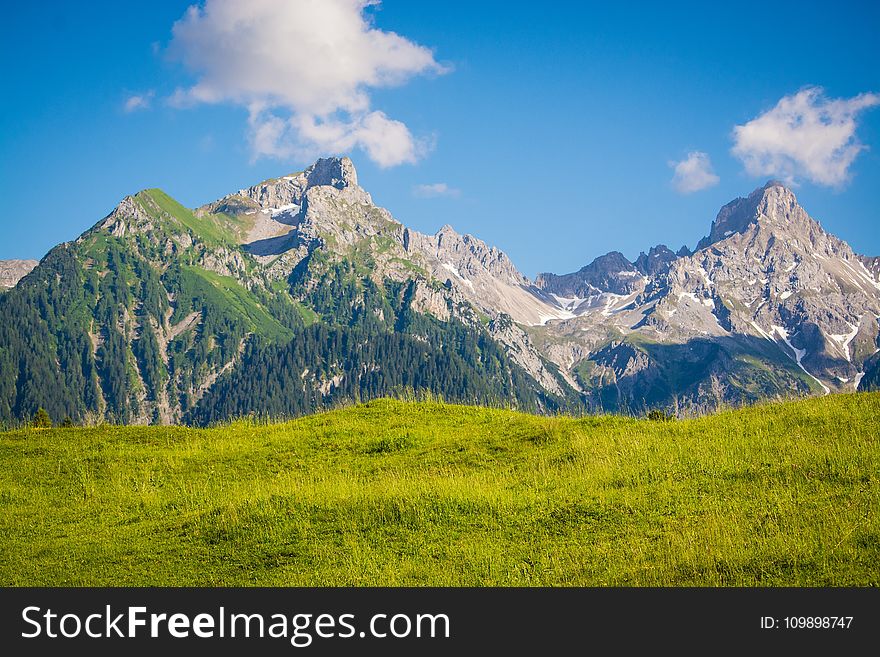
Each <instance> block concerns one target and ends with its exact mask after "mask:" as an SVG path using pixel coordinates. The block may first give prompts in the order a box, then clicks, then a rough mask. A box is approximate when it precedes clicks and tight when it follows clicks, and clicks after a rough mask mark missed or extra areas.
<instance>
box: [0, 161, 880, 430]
mask: <svg viewBox="0 0 880 657" xmlns="http://www.w3.org/2000/svg"><path fill="white" fill-rule="evenodd" d="M0 289H4V290H5V291H3V292H2V293H0V420H3V421H6V422H15V421H20V420H24V419H27V418H29V417H30V416H32V414H33V413H34V412H35V411H36V409H37V408H38V407H43V408H45V409H46V410H47V411H48V412H49V414H50V415H51V416H52V418H53V419H55V420H56V421H60V420H61V419H63V418H68V417H69V418H70V419H71V420H73V421H75V422H103V421H110V422H121V423H138V424H146V423H161V424H168V423H177V422H186V423H193V424H206V423H210V422H216V421H222V420H226V419H229V418H232V417H237V416H241V415H247V414H255V415H260V416H264V415H267V416H281V415H285V416H291V415H300V414H303V413H307V412H312V411H315V410H319V409H321V408H326V407H328V406H330V405H333V404H337V403H341V402H344V401H350V400H359V399H367V398H371V397H376V396H382V395H388V394H392V393H395V392H397V391H402V390H415V391H421V390H423V391H430V392H431V393H434V394H439V395H442V396H443V397H444V398H446V399H449V400H455V401H464V402H474V403H494V404H507V405H513V406H516V407H519V408H522V409H525V410H532V411H536V412H560V411H567V412H583V411H590V412H596V411H610V412H624V413H633V414H641V413H644V412H645V411H647V410H650V409H663V410H664V411H666V412H669V413H676V414H678V415H682V414H691V413H699V412H702V411H705V410H710V409H713V408H715V407H717V406H718V405H721V404H744V403H753V402H757V401H760V400H764V399H774V398H781V397H786V398H787V397H798V396H807V395H818V394H827V393H830V392H839V391H853V390H857V389H869V388H877V387H878V386H880V357H878V318H880V258H870V257H865V256H861V255H857V254H856V253H854V252H853V250H852V249H851V248H850V247H849V246H848V245H847V244H846V242H844V241H842V240H840V239H838V238H837V237H835V236H833V235H831V234H829V233H827V232H825V231H824V230H823V228H822V227H821V226H820V224H819V223H818V222H817V221H815V220H814V219H813V218H811V217H810V216H809V215H808V214H807V212H806V211H805V210H804V209H803V208H802V207H801V206H800V205H799V204H798V202H797V199H796V198H795V195H794V194H793V192H792V191H791V190H790V189H789V188H787V187H786V186H785V185H783V184H781V183H779V182H775V181H771V182H768V183H767V184H766V185H764V186H763V187H761V188H759V189H757V190H755V191H753V192H752V193H751V194H749V195H748V196H747V197H745V198H738V199H736V200H734V201H732V202H731V203H728V204H727V205H725V206H724V207H723V208H721V210H720V212H719V213H718V215H717V217H716V219H715V220H714V222H713V223H712V225H711V228H710V230H709V234H708V235H707V236H706V237H704V238H702V239H701V240H700V241H699V242H698V243H697V245H696V248H695V249H694V250H693V251H691V250H690V249H688V248H687V247H681V248H680V249H679V250H678V251H675V252H673V251H672V250H671V249H669V248H667V247H666V246H665V245H657V246H654V247H651V248H650V249H649V250H648V251H647V253H642V254H641V255H640V256H639V257H638V258H637V259H636V260H635V261H634V262H630V261H629V260H627V258H625V257H624V256H623V255H622V254H621V253H618V252H611V253H608V254H606V255H604V256H601V257H599V258H596V259H595V260H594V261H593V262H591V263H589V264H587V265H586V266H584V267H583V268H581V269H580V270H579V271H577V272H573V273H569V274H561V275H560V274H553V273H543V274H540V275H538V276H537V277H536V279H535V280H534V281H532V280H530V279H529V278H528V277H526V276H524V275H523V274H522V273H521V272H519V271H518V270H517V268H516V267H515V266H514V264H513V263H512V262H511V260H510V258H508V256H507V255H506V254H505V253H503V252H502V251H500V250H499V249H497V248H495V247H491V246H489V245H487V244H486V243H485V242H483V241H481V240H480V239H478V238H476V237H474V236H471V235H461V234H459V233H457V232H456V231H455V230H454V229H453V228H452V227H451V226H449V225H446V226H443V227H442V228H441V229H440V230H439V231H438V232H437V233H436V234H434V235H425V234H422V233H419V232H417V231H415V230H412V229H410V228H407V227H406V226H405V225H404V224H402V223H400V222H399V221H397V220H396V219H395V218H394V217H393V216H392V215H391V214H390V213H389V212H388V211H387V210H385V209H383V208H380V207H378V206H376V205H375V204H374V203H373V201H372V199H371V197H370V195H369V193H367V192H366V191H365V190H364V189H362V188H361V187H360V186H359V185H358V180H357V173H356V171H355V168H354V165H353V164H352V162H351V160H350V159H348V158H327V159H320V160H318V161H317V162H316V163H315V164H314V165H312V166H311V167H309V168H308V169H306V170H305V171H302V172H299V173H294V174H291V175H286V176H282V177H279V178H274V179H270V180H266V181H263V182H261V183H259V184H257V185H254V186H253V187H249V188H246V189H241V190H239V191H237V192H234V193H231V194H228V195H227V196H224V197H223V198H221V199H218V200H216V201H213V202H211V203H208V204H206V205H204V206H202V207H200V208H196V209H194V210H192V209H188V208H185V207H183V206H182V205H180V204H179V203H177V202H176V201H174V200H173V199H172V198H170V197H169V196H167V195H166V194H165V193H163V192H161V191H160V190H156V189H152V190H145V191H142V192H139V193H137V194H135V195H133V196H129V197H126V198H125V199H123V200H122V201H121V202H120V203H119V205H118V206H117V207H116V208H114V209H113V211H112V212H110V214H108V215H107V216H106V217H105V218H103V219H102V220H101V221H99V222H98V223H97V224H95V226H93V227H92V228H91V229H89V230H87V231H86V232H85V233H83V234H82V235H81V236H80V237H79V238H78V239H76V240H75V241H72V242H68V243H64V244H60V245H59V246H57V247H55V248H54V249H52V250H51V251H50V252H49V253H48V254H47V255H46V256H45V257H44V258H43V259H42V260H41V261H40V262H39V264H37V263H35V262H33V261H0Z"/></svg>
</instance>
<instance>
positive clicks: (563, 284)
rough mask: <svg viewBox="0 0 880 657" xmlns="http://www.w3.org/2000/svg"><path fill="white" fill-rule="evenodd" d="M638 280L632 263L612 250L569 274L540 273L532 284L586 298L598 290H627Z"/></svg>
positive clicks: (561, 295) (566, 295) (622, 291)
mask: <svg viewBox="0 0 880 657" xmlns="http://www.w3.org/2000/svg"><path fill="white" fill-rule="evenodd" d="M641 282H642V276H641V273H640V272H639V270H638V269H637V268H636V267H635V266H634V265H633V263H631V262H630V261H629V260H627V259H626V257H625V256H624V255H623V254H622V253H620V252H619V251H611V252H609V253H606V254H605V255H601V256H599V257H598V258H596V259H595V260H593V262H591V263H590V264H588V265H586V266H585V267H581V268H580V269H579V270H578V271H576V272H574V273H572V274H563V275H557V274H551V273H543V274H539V275H538V278H537V280H536V282H535V284H536V285H537V286H538V287H539V288H541V289H543V290H544V291H545V292H548V293H550V294H555V295H557V296H559V297H566V298H567V297H575V298H588V297H590V296H593V295H595V294H596V293H599V292H612V293H614V294H624V295H625V294H630V293H631V292H632V291H633V290H635V289H636V288H637V287H638V286H639V284H640V283H641Z"/></svg>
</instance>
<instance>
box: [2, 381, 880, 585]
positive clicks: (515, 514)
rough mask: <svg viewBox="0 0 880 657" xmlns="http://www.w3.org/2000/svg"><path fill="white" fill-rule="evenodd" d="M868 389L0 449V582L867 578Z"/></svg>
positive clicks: (346, 417) (121, 430) (404, 414)
mask: <svg viewBox="0 0 880 657" xmlns="http://www.w3.org/2000/svg"><path fill="white" fill-rule="evenodd" d="M878 436H880V393H876V394H875V393H861V394H850V395H835V396H829V397H824V398H819V399H811V400H807V401H801V402H794V403H786V404H779V405H766V406H759V407H753V408H747V409H742V410H736V411H728V412H724V413H720V414H718V415H715V416H711V417H705V418H701V419H695V420H679V421H671V422H663V421H650V420H640V419H631V418H622V417H589V418H584V419H571V418H542V417H533V416H529V415H524V414H520V413H516V412H511V411H504V410H493V409H485V408H474V407H465V406H454V405H447V404H442V403H437V402H420V403H415V402H402V401H392V400H378V401H374V402H371V403H368V404H364V405H360V406H355V407H351V408H346V409H342V410H337V411H333V412H330V413H325V414H321V415H315V416H310V417H306V418H302V419H298V420H295V421H292V422H287V423H282V424H269V425H262V424H255V423H248V422H239V423H234V424H232V425H230V426H224V427H219V428H214V429H203V430H197V429H188V428H181V427H170V428H163V427H151V428H147V427H143V428H141V427H100V428H94V429H92V428H87V429H81V428H80V429H51V430H38V429H30V430H18V431H10V432H6V433H2V434H0V584H3V585H139V586H146V585H269V586H280V585H308V586H325V585H355V586H359V585H395V586H396V585H401V586H411V585H443V586H445V585H454V586H458V585H502V586H507V585H526V586H534V585H600V586H601V585H624V586H627V585H639V586H641V585H672V586H678V585H700V586H701V585H709V586H719V585H720V586H736V585H761V586H764V585H768V586H771V585H772V586H777V585H797V586H802V585H820V586H845V585H874V586H876V585H878V584H880V442H878Z"/></svg>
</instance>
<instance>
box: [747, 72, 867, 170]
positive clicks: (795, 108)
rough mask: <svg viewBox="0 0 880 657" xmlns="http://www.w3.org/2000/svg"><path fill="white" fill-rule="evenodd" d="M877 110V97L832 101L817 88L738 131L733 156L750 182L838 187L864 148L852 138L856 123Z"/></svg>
mask: <svg viewBox="0 0 880 657" xmlns="http://www.w3.org/2000/svg"><path fill="white" fill-rule="evenodd" d="M878 104H880V95H878V94H873V93H864V94H859V95H858V96H855V97H854V98H838V99H830V98H828V97H827V96H825V94H824V92H823V90H822V89H821V88H820V87H808V88H806V89H802V90H801V91H799V92H798V93H796V94H794V95H791V96H784V97H783V98H782V99H781V100H780V101H779V102H778V103H777V104H776V106H775V107H774V108H773V109H771V110H768V111H767V112H765V113H763V114H761V115H760V116H759V117H757V118H755V119H752V120H751V121H749V122H748V123H746V124H745V125H738V126H736V127H735V128H734V129H733V138H734V146H733V149H732V153H733V154H734V155H735V156H736V157H737V158H739V159H740V160H741V161H742V163H743V164H744V165H745V168H746V171H747V172H748V173H749V174H751V175H753V176H772V177H775V178H781V179H783V180H785V181H786V182H789V183H791V182H795V181H796V180H797V179H799V178H804V179H807V180H810V181H812V182H814V183H817V184H820V185H827V186H835V187H836V186H840V185H842V184H843V183H844V182H846V181H847V180H848V178H849V167H850V165H851V164H852V163H853V161H854V160H855V159H856V156H857V155H858V154H859V153H860V152H861V151H862V150H863V149H864V148H865V146H864V145H863V144H861V143H859V141H858V139H857V138H856V117H857V116H858V114H859V112H861V111H862V110H864V109H867V108H868V107H872V106H874V105H878Z"/></svg>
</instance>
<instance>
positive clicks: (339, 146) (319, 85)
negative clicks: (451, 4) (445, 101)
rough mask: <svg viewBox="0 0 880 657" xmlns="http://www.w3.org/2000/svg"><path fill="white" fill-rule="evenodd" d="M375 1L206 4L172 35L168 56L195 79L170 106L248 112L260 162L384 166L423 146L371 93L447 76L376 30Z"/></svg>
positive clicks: (409, 46) (423, 54)
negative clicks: (353, 159) (353, 156)
mask: <svg viewBox="0 0 880 657" xmlns="http://www.w3.org/2000/svg"><path fill="white" fill-rule="evenodd" d="M376 4H378V1H377V0H247V1H241V0H206V2H205V4H204V5H203V6H192V7H190V8H189V9H188V10H187V12H186V14H185V15H184V16H183V18H181V19H180V20H179V21H178V22H177V23H175V24H174V28H173V39H172V42H171V44H170V46H169V51H170V53H171V54H172V56H173V57H176V58H179V59H180V60H181V61H182V62H183V63H184V65H185V66H186V67H187V68H188V69H189V70H190V71H191V72H192V73H193V74H194V75H195V76H196V82H195V84H194V85H193V86H192V87H190V88H188V89H179V90H178V91H177V92H176V93H175V95H174V97H173V99H172V100H173V102H175V103H177V104H180V105H185V104H191V103H192V104H194V103H220V102H232V103H236V104H239V105H242V106H244V107H246V108H247V110H248V115H249V121H248V125H249V131H250V140H251V145H252V149H253V155H254V157H260V156H270V157H278V158H291V157H295V158H300V159H309V158H311V157H313V156H315V155H320V154H328V153H339V152H344V151H350V150H352V149H354V148H360V149H362V150H363V151H365V152H366V153H367V155H368V156H369V157H370V158H371V159H373V160H374V161H375V162H377V163H378V164H379V165H380V166H385V167H388V166H394V165H397V164H401V163H404V162H414V161H416V160H417V159H418V158H419V156H420V155H421V154H422V153H423V151H424V150H425V148H426V144H425V143H423V142H420V141H419V140H417V139H416V138H415V137H414V136H413V135H412V133H411V132H410V130H409V129H408V128H407V126H406V125H405V124H403V123H401V122H400V121H397V120H394V119H391V118H389V117H388V116H386V115H385V114H384V113H383V112H381V111H376V110H373V109H372V108H371V102H370V90H371V89H376V88H382V87H391V86H396V85H400V84H403V83H404V82H406V81H407V80H408V79H410V78H411V77H413V76H415V75H419V74H425V73H443V72H444V71H445V70H446V69H444V68H443V67H442V66H441V65H440V64H438V63H437V62H436V61H435V59H434V55H433V54H432V52H431V51H430V50H429V49H428V48H425V47H423V46H420V45H418V44H415V43H413V42H412V41H410V40H408V39H406V38H404V37H402V36H400V35H398V34H395V33H393V32H383V31H382V30H379V29H376V28H375V27H374V26H373V25H372V24H371V22H370V17H369V15H368V14H367V12H366V10H367V8H368V7H369V6H371V5H376Z"/></svg>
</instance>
